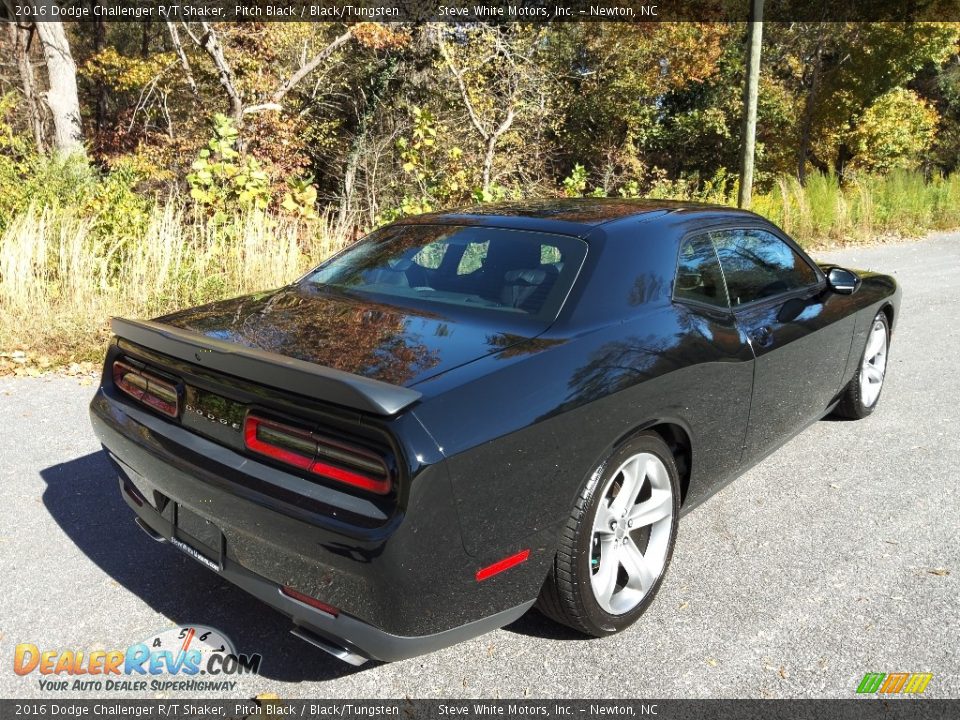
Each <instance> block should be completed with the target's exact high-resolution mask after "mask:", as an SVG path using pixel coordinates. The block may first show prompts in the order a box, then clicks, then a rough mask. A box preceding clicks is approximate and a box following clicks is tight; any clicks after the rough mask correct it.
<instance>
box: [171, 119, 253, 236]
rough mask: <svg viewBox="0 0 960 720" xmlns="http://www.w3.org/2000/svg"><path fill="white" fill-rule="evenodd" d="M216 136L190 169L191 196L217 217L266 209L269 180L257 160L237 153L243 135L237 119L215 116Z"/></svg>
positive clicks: (188, 177) (214, 128)
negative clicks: (236, 124)
mask: <svg viewBox="0 0 960 720" xmlns="http://www.w3.org/2000/svg"><path fill="white" fill-rule="evenodd" d="M213 133H214V136H213V138H211V140H210V142H208V143H207V146H206V147H205V148H203V149H202V150H200V153H199V154H198V156H197V159H196V160H194V161H193V164H192V165H191V166H190V169H191V172H190V174H188V175H187V184H188V185H189V186H190V197H191V198H193V199H194V200H195V201H196V202H197V204H198V205H200V206H201V207H204V208H207V209H209V210H210V211H211V212H213V214H214V216H217V217H221V216H222V217H226V216H227V214H228V213H230V212H236V211H250V210H265V209H266V208H267V206H268V205H269V204H270V192H269V185H270V183H269V178H268V177H267V174H266V173H265V172H264V171H263V170H262V169H261V167H260V163H259V162H257V160H256V158H253V157H249V156H247V157H243V156H242V155H241V154H240V152H239V151H238V150H237V144H238V141H239V137H240V133H239V131H238V130H237V128H236V126H235V125H234V123H233V120H231V119H230V118H228V117H227V116H226V115H223V114H220V113H218V114H216V115H214V117H213Z"/></svg>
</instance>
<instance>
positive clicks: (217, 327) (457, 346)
mask: <svg viewBox="0 0 960 720" xmlns="http://www.w3.org/2000/svg"><path fill="white" fill-rule="evenodd" d="M156 322H157V323H162V324H164V325H170V326H173V327H176V328H180V329H182V330H186V331H189V332H193V333H198V334H200V335H203V336H206V337H208V338H211V339H213V340H218V341H221V342H227V343H234V344H237V345H240V346H243V347H247V348H251V349H255V350H262V351H265V352H269V353H274V354H277V355H282V356H285V357H289V358H294V359H296V360H301V361H303V362H307V363H311V364H314V365H319V366H323V367H327V368H332V369H334V370H339V371H342V372H346V373H351V374H353V375H359V376H361V377H365V378H369V379H371V380H377V381H380V382H384V383H389V384H391V385H398V386H401V387H408V388H409V387H412V386H413V385H416V384H417V383H419V382H422V381H424V380H426V379H428V378H431V377H434V376H436V375H439V374H441V373H444V372H446V371H448V370H452V369H453V368H456V367H459V366H461V365H464V364H466V363H469V362H472V361H474V360H477V359H479V358H482V357H485V356H486V355H489V354H491V353H495V352H499V351H501V350H504V349H506V348H508V347H511V346H512V345H515V344H517V343H520V342H524V341H526V340H529V339H530V338H532V337H536V335H538V334H540V333H542V332H543V331H544V330H545V329H546V327H536V326H532V327H525V328H510V331H509V332H507V331H504V330H498V329H495V328H493V327H491V325H490V324H489V323H484V322H482V321H481V320H476V319H473V318H463V317H460V318H454V317H453V316H450V315H447V314H441V313H439V312H437V311H433V310H431V311H427V310H421V309H412V308H409V307H400V306H397V305H387V304H383V303H378V302H374V301H371V300H368V299H360V298H356V297H352V296H347V295H340V294H332V293H330V292H326V291H323V290H319V289H313V288H309V287H305V286H289V287H285V288H281V289H279V290H274V291H271V292H265V293H256V294H252V295H246V296H243V297H238V298H234V299H231V300H224V301H220V302H215V303H211V304H209V305H204V306H200V307H196V308H190V309H188V310H182V311H179V312H175V313H172V314H169V315H165V316H163V317H159V318H157V319H156Z"/></svg>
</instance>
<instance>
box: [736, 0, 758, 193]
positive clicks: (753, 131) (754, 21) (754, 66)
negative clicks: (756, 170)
mask: <svg viewBox="0 0 960 720" xmlns="http://www.w3.org/2000/svg"><path fill="white" fill-rule="evenodd" d="M748 25H749V28H750V29H749V33H750V35H749V38H748V40H747V81H746V82H745V83H744V85H743V141H742V145H741V149H740V192H739V195H738V197H737V206H738V207H742V208H749V207H750V200H751V197H752V195H753V156H754V150H755V148H756V141H757V90H758V88H759V85H760V44H761V40H762V38H763V0H750V22H749V23H748Z"/></svg>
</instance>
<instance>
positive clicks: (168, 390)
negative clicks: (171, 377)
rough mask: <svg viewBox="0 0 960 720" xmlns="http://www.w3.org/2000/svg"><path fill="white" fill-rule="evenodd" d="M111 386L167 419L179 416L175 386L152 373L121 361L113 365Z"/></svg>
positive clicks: (178, 396) (178, 400)
mask: <svg viewBox="0 0 960 720" xmlns="http://www.w3.org/2000/svg"><path fill="white" fill-rule="evenodd" d="M113 384H114V385H115V386H116V387H117V389H118V390H120V391H121V392H123V393H125V394H126V395H129V396H130V397H132V398H133V399H134V400H138V401H140V402H141V403H143V404H144V405H147V406H149V407H152V408H153V409H154V410H156V411H157V412H161V413H163V414H164V415H166V416H167V417H172V418H175V417H177V415H179V414H180V394H179V393H178V392H177V386H176V385H174V384H173V383H171V382H168V381H166V380H162V379H160V378H159V377H157V376H156V375H154V374H153V373H150V372H147V371H146V370H143V369H141V368H136V367H134V366H133V365H130V364H129V363H126V362H124V361H123V360H116V361H115V362H114V363H113Z"/></svg>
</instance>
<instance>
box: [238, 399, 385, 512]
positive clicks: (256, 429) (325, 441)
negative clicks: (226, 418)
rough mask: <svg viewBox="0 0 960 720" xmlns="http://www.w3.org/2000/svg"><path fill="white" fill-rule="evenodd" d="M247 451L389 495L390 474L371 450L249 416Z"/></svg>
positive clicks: (244, 426)
mask: <svg viewBox="0 0 960 720" xmlns="http://www.w3.org/2000/svg"><path fill="white" fill-rule="evenodd" d="M243 439H244V443H245V444H246V446H247V449H248V450H250V451H252V452H255V453H257V454H258V455H264V456H266V457H269V458H273V459H274V460H276V461H278V462H281V463H283V464H285V465H290V466H292V467H296V468H299V469H301V470H306V471H307V472H310V473H312V474H314V475H319V476H321V477H325V478H328V479H330V480H336V481H337V482H340V483H344V484H346V485H352V486H353V487H356V488H360V489H361V490H366V491H368V492H372V493H376V494H378V495H386V494H387V493H389V492H390V489H391V473H390V469H389V467H387V464H386V462H385V461H384V459H383V458H382V457H381V456H379V455H378V454H376V453H375V452H373V451H371V450H367V449H366V448H363V447H359V446H357V445H353V444H352V443H346V442H343V441H341V440H338V439H335V438H332V437H328V436H326V435H322V434H319V433H315V432H311V431H309V430H306V429H303V428H297V427H292V426H290V425H286V424H284V423H279V422H276V421H275V420H268V419H267V418H263V417H260V416H259V415H254V414H252V413H250V414H248V415H247V417H246V419H245V420H244V422H243Z"/></svg>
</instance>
